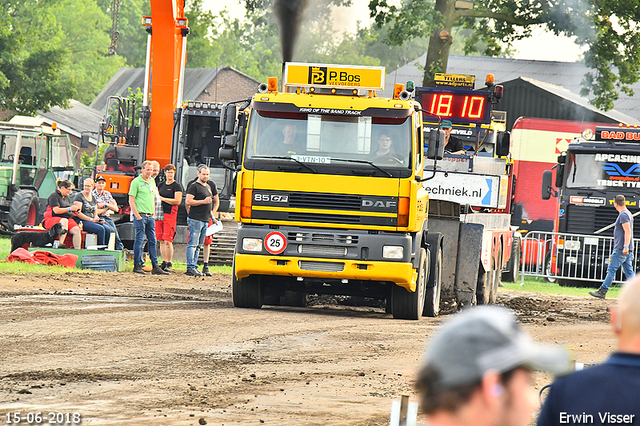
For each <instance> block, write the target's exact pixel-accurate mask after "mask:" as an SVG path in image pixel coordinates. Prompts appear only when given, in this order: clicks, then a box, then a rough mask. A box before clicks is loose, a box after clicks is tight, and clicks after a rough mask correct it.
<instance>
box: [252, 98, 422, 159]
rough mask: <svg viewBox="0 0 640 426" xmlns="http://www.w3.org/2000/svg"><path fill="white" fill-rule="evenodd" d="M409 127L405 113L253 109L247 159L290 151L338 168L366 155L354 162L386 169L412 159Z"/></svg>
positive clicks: (408, 119)
mask: <svg viewBox="0 0 640 426" xmlns="http://www.w3.org/2000/svg"><path fill="white" fill-rule="evenodd" d="M411 130H412V129H411V119H410V118H408V117H405V118H401V119H398V118H378V117H344V116H333V115H313V114H301V113H281V112H277V113H276V112H271V111H258V110H255V109H254V110H253V111H252V113H251V118H250V121H249V128H248V131H247V140H246V150H245V159H247V160H253V159H255V160H261V161H277V160H280V161H281V158H278V157H282V156H293V157H294V158H295V159H296V161H302V162H308V163H316V164H322V165H327V164H334V163H335V164H336V165H337V166H339V167H344V165H345V163H344V160H364V161H363V162H362V163H357V162H354V163H353V164H354V165H356V166H357V167H367V162H372V163H375V164H378V165H380V166H382V167H384V168H385V169H388V168H404V169H406V168H408V167H409V165H410V164H409V163H410V159H411ZM269 157H272V158H269ZM332 159H335V161H332ZM339 159H340V160H339ZM369 167H370V166H369Z"/></svg>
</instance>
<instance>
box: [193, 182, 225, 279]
mask: <svg viewBox="0 0 640 426" xmlns="http://www.w3.org/2000/svg"><path fill="white" fill-rule="evenodd" d="M196 180H198V178H195V179H193V180H192V181H190V182H189V183H188V184H187V190H188V188H189V186H191V184H193V183H194V182H195V181H196ZM207 185H209V189H210V190H211V193H212V194H214V195H213V208H212V209H211V219H209V223H208V224H207V227H209V226H211V225H213V223H214V222H216V223H217V222H218V219H217V218H216V215H217V213H218V207H220V198H219V196H218V187H217V186H216V183H215V182H214V181H212V180H211V179H209V180H208V181H207ZM187 213H189V206H187ZM212 243H213V235H206V236H205V238H204V242H203V245H202V262H203V265H202V275H206V276H207V277H210V276H212V275H213V274H212V273H211V271H210V270H209V257H210V256H211V244H212ZM196 260H197V259H196Z"/></svg>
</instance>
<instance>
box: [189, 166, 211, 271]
mask: <svg viewBox="0 0 640 426" xmlns="http://www.w3.org/2000/svg"><path fill="white" fill-rule="evenodd" d="M208 181H209V168H208V167H207V166H205V165H204V164H201V165H199V166H198V180H196V181H195V182H194V183H193V184H191V185H190V186H189V187H188V188H187V198H186V201H185V203H186V205H187V209H188V211H189V213H188V217H187V222H188V225H189V241H188V242H187V272H186V274H187V275H191V276H194V277H199V276H202V273H201V272H200V271H198V265H197V262H198V255H199V254H200V247H202V244H203V243H204V239H205V236H206V232H207V226H208V224H209V219H211V216H212V213H213V208H214V206H217V205H218V204H219V199H218V194H217V193H216V194H213V191H212V190H211V187H210V186H209V185H208Z"/></svg>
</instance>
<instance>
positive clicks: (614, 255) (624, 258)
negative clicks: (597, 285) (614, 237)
mask: <svg viewBox="0 0 640 426" xmlns="http://www.w3.org/2000/svg"><path fill="white" fill-rule="evenodd" d="M621 265H622V271H623V272H624V275H625V277H627V280H628V279H629V278H631V277H633V276H634V275H635V272H634V271H633V252H631V251H630V252H629V254H622V250H620V249H613V252H611V256H609V267H608V268H607V276H606V277H605V278H604V282H603V283H602V287H604V288H606V289H607V290H609V287H611V283H612V282H613V279H614V278H615V276H616V272H618V269H620V266H621Z"/></svg>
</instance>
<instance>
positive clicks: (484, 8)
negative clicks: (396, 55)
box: [369, 0, 640, 110]
mask: <svg viewBox="0 0 640 426" xmlns="http://www.w3.org/2000/svg"><path fill="white" fill-rule="evenodd" d="M456 3H457V4H458V5H459V6H466V7H471V8H470V9H461V8H456V7H455V6H456ZM369 9H370V12H371V16H372V17H373V18H374V19H375V21H376V25H378V26H382V25H389V26H390V30H389V35H388V38H387V41H388V42H389V43H391V44H396V45H402V44H403V43H404V42H405V41H406V40H407V39H410V38H414V37H427V36H428V37H429V38H430V42H429V49H428V51H427V60H426V63H425V74H424V81H423V84H424V85H426V84H428V83H429V82H430V81H431V80H432V79H433V75H434V73H436V72H446V69H447V60H448V56H449V50H450V47H451V43H452V37H451V34H452V30H453V28H454V27H463V28H467V29H471V30H473V33H472V36H471V37H470V38H469V39H468V40H467V42H466V44H465V52H466V53H470V52H472V51H475V50H477V43H478V42H483V45H484V49H483V53H484V54H485V55H488V56H495V55H498V54H500V53H501V52H503V51H504V47H503V46H504V44H505V43H506V44H507V45H508V44H510V43H511V42H513V41H514V40H518V39H522V38H525V37H529V36H530V34H531V29H532V27H533V26H534V25H542V26H544V27H546V28H548V29H549V30H550V31H552V32H554V33H555V34H556V35H565V36H576V43H577V44H579V45H581V46H586V47H587V51H586V53H585V63H586V65H587V66H588V67H590V68H591V69H592V71H590V72H588V73H587V74H586V75H585V78H584V80H583V89H582V92H581V94H582V95H584V96H589V95H592V96H593V99H592V101H591V102H592V103H593V104H594V105H596V106H597V107H599V108H602V109H605V110H606V109H611V108H613V102H614V101H615V100H616V99H618V90H620V91H623V92H625V93H627V94H630V95H631V94H633V91H632V90H631V88H630V86H631V85H632V84H634V83H635V82H637V81H638V72H639V68H640V43H639V42H640V27H639V26H638V25H637V23H638V21H640V0H627V1H618V0H600V1H591V2H580V1H572V0H569V1H567V0H549V1H547V2H538V1H536V0H522V1H514V0H492V1H487V2H479V1H476V2H473V1H460V2H457V1H456V0H435V2H434V1H432V0H406V1H404V2H403V3H402V5H401V6H400V7H396V6H394V5H390V4H389V3H388V2H387V0H370V2H369Z"/></svg>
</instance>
